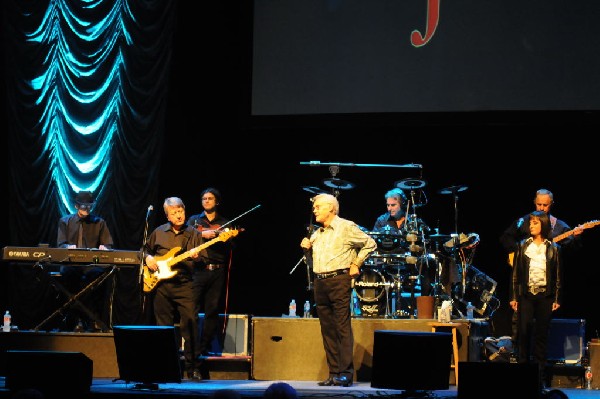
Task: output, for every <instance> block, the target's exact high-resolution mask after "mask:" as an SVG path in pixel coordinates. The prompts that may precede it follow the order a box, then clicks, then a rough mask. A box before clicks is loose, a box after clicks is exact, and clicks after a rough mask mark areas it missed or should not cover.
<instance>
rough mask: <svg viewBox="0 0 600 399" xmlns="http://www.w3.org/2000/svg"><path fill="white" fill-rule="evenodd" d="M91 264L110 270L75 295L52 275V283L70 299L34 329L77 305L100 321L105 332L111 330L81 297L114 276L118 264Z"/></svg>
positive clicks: (90, 316)
mask: <svg viewBox="0 0 600 399" xmlns="http://www.w3.org/2000/svg"><path fill="white" fill-rule="evenodd" d="M90 266H94V267H98V266H106V267H107V268H108V270H107V271H105V272H104V273H102V274H101V275H100V276H98V277H97V278H96V279H95V280H94V281H92V282H90V283H89V284H88V285H86V286H85V287H84V288H83V289H82V290H81V291H79V292H78V293H77V294H74V295H73V294H72V293H71V292H69V290H67V289H66V288H65V286H64V285H62V284H61V283H59V282H58V281H57V279H56V278H52V276H50V284H52V286H53V287H54V288H55V289H56V290H57V291H60V292H62V293H63V294H64V295H65V297H67V298H68V300H67V302H66V303H65V304H64V305H62V306H61V307H60V308H58V309H56V311H54V313H52V314H51V315H50V316H48V317H47V318H46V319H44V320H43V321H42V322H41V323H39V324H38V325H37V326H35V327H34V328H33V329H34V331H38V330H39V329H40V328H41V327H42V326H43V325H44V324H46V323H47V322H48V321H50V320H52V319H53V318H54V317H56V316H58V315H59V314H60V315H63V316H64V313H63V312H64V311H65V310H67V309H69V308H71V307H72V306H77V307H78V308H79V309H80V310H81V311H82V312H83V313H85V314H86V316H88V317H89V318H90V319H91V320H94V321H95V322H96V323H98V324H99V325H100V328H101V329H102V331H103V332H107V331H110V328H109V327H108V326H107V325H106V323H104V322H103V321H102V320H101V318H100V317H98V315H97V314H95V313H94V312H92V311H91V310H90V309H89V308H88V307H86V306H85V305H84V304H83V303H82V302H81V301H80V300H79V298H80V297H81V296H82V295H85V294H86V293H88V292H91V291H93V290H95V289H96V288H98V287H99V286H100V285H101V284H102V283H103V282H104V281H105V280H106V279H107V278H108V277H110V276H112V274H113V273H114V272H115V270H117V266H116V265H98V264H91V265H90Z"/></svg>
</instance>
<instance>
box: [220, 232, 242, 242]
mask: <svg viewBox="0 0 600 399" xmlns="http://www.w3.org/2000/svg"><path fill="white" fill-rule="evenodd" d="M240 231H244V229H229V230H223V231H221V233H219V237H218V238H219V240H221V241H223V242H225V241H227V240H229V239H230V238H232V237H235V236H237V235H238V234H239V233H240Z"/></svg>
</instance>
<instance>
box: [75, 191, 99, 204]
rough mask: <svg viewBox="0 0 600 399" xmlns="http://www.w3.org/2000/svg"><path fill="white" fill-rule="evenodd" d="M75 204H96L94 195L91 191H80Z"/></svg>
mask: <svg viewBox="0 0 600 399" xmlns="http://www.w3.org/2000/svg"><path fill="white" fill-rule="evenodd" d="M75 202H77V203H78V204H80V205H81V204H93V203H94V195H93V194H92V193H91V191H80V192H78V193H77V196H76V197H75Z"/></svg>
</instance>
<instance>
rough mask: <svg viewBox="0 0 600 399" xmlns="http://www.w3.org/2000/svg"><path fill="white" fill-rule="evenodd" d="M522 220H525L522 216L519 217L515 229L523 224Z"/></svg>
mask: <svg viewBox="0 0 600 399" xmlns="http://www.w3.org/2000/svg"><path fill="white" fill-rule="evenodd" d="M524 222H525V220H524V219H523V218H520V219H519V221H518V222H517V229H520V228H521V226H523V223H524Z"/></svg>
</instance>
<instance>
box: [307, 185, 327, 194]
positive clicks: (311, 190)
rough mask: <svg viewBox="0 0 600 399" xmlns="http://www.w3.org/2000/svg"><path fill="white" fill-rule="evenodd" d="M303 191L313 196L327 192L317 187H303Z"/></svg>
mask: <svg viewBox="0 0 600 399" xmlns="http://www.w3.org/2000/svg"><path fill="white" fill-rule="evenodd" d="M302 190H304V191H308V192H309V193H311V194H315V195H317V194H323V193H325V190H323V189H322V188H319V187H315V186H304V187H302Z"/></svg>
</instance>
